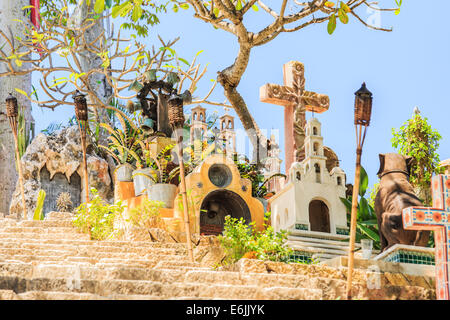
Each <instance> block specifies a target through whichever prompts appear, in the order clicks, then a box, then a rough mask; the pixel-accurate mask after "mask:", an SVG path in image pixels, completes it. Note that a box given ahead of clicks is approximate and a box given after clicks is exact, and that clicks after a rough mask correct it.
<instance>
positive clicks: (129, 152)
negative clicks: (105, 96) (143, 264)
mask: <svg viewBox="0 0 450 320" xmlns="http://www.w3.org/2000/svg"><path fill="white" fill-rule="evenodd" d="M116 116H117V118H118V120H119V121H120V123H121V125H122V128H123V130H121V129H119V128H114V129H113V128H112V127H111V126H110V125H109V124H107V123H101V124H100V126H101V127H102V128H104V129H105V130H107V131H108V132H109V134H110V136H109V137H108V140H109V141H110V142H109V144H108V146H103V145H100V146H99V147H100V148H102V149H103V150H105V151H106V152H107V153H108V154H109V155H110V156H111V157H112V158H113V159H114V160H115V161H116V163H117V164H118V166H117V167H116V170H115V171H114V174H115V177H116V180H117V181H126V182H130V181H132V173H133V170H134V166H133V163H134V162H136V163H139V162H140V161H141V158H140V157H139V155H138V154H137V152H138V150H139V142H138V134H139V129H138V128H137V127H136V126H135V125H134V124H133V123H132V122H129V121H128V122H125V120H124V118H123V117H122V116H121V115H120V113H116Z"/></svg>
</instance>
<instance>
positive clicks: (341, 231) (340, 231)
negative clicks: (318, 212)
mask: <svg viewBox="0 0 450 320" xmlns="http://www.w3.org/2000/svg"><path fill="white" fill-rule="evenodd" d="M336 233H337V234H341V235H344V236H348V235H349V233H350V231H349V229H346V228H336Z"/></svg>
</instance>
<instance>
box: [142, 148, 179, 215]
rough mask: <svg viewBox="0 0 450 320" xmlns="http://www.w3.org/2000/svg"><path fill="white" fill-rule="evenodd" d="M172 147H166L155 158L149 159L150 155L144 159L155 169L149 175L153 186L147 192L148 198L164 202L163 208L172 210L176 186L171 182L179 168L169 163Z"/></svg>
mask: <svg viewBox="0 0 450 320" xmlns="http://www.w3.org/2000/svg"><path fill="white" fill-rule="evenodd" d="M173 147H174V145H168V146H167V147H165V148H164V149H163V150H162V151H161V152H160V153H159V154H158V156H157V157H156V158H151V157H150V155H148V156H147V157H146V158H147V159H148V160H149V161H151V163H152V164H151V167H152V168H153V169H155V170H154V171H153V172H152V174H151V179H152V180H153V182H154V184H153V185H151V186H150V187H149V189H148V191H147V195H148V198H149V199H150V200H153V201H162V202H164V204H165V205H164V208H173V204H174V200H175V197H176V194H177V186H176V185H175V184H172V183H171V182H172V180H173V179H174V178H175V177H176V176H177V174H179V172H180V167H179V166H177V165H175V164H174V163H173V162H172V161H171V160H172V156H171V153H170V151H171V150H172V149H173ZM174 166H175V167H174Z"/></svg>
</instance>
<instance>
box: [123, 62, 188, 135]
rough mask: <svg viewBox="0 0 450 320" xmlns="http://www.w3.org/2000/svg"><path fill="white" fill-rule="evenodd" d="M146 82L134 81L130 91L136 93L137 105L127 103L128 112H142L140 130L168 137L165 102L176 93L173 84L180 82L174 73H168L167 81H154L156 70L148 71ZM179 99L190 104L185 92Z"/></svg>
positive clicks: (168, 128) (170, 133) (170, 131)
mask: <svg viewBox="0 0 450 320" xmlns="http://www.w3.org/2000/svg"><path fill="white" fill-rule="evenodd" d="M146 77H147V81H145V82H144V83H143V84H141V83H139V82H137V81H135V82H133V83H132V84H131V86H130V88H129V89H130V90H134V91H136V92H137V100H138V103H133V102H131V101H130V102H129V103H128V106H127V108H128V111H130V112H135V111H137V110H142V116H143V121H142V129H144V131H147V132H148V133H150V134H154V135H164V136H166V137H170V136H171V135H172V129H171V127H170V125H169V117H168V107H167V100H168V98H169V97H170V95H171V94H172V93H175V92H176V90H177V89H176V86H175V84H176V83H177V82H178V81H179V80H180V79H179V78H178V76H177V74H176V73H169V74H168V76H167V80H166V81H163V80H156V70H150V71H148V74H147V75H146ZM181 97H182V98H183V102H184V103H191V101H192V97H191V93H190V92H189V90H186V91H185V92H184V93H183V94H182V95H181Z"/></svg>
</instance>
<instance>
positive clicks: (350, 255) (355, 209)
mask: <svg viewBox="0 0 450 320" xmlns="http://www.w3.org/2000/svg"><path fill="white" fill-rule="evenodd" d="M361 154H362V148H361V146H359V145H358V147H357V149H356V170H355V182H354V185H353V195H352V212H351V222H350V245H349V250H348V270H347V299H348V300H351V298H352V276H353V264H354V256H355V238H356V217H357V215H358V194H359V179H360V173H361Z"/></svg>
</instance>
